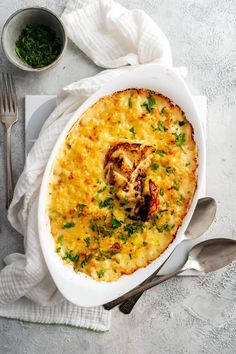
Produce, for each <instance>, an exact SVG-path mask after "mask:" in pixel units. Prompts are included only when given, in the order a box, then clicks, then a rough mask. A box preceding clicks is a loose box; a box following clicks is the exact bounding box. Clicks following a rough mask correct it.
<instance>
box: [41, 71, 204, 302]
mask: <svg viewBox="0 0 236 354" xmlns="http://www.w3.org/2000/svg"><path fill="white" fill-rule="evenodd" d="M128 88H146V89H150V90H153V91H156V92H158V93H161V94H163V95H164V96H166V97H168V98H170V99H171V100H172V101H174V102H175V103H176V104H178V105H179V106H180V108H181V109H182V110H183V111H184V112H185V114H186V117H187V119H188V120H189V121H190V123H191V124H192V126H193V129H194V139H195V141H196V144H197V146H198V155H199V156H198V164H199V167H198V178H197V189H196V192H195V194H194V197H193V200H192V203H191V206H190V209H189V211H188V213H187V215H186V216H185V218H184V220H183V223H182V226H181V227H180V228H179V230H178V232H177V234H176V237H175V239H174V241H173V242H172V243H171V244H170V245H169V247H168V248H167V249H166V250H165V252H163V254H162V255H161V256H160V257H159V258H157V259H156V260H154V261H153V262H152V263H150V264H149V265H148V266H147V267H145V268H142V269H139V270H137V271H136V272H134V273H132V274H130V275H123V276H122V277H121V278H120V279H119V280H117V281H114V282H110V283H108V282H101V281H99V282H98V281H95V280H93V279H92V278H90V277H88V276H87V275H85V274H83V273H76V272H74V270H73V268H72V266H70V265H65V264H64V263H63V260H62V259H61V257H60V256H59V255H58V254H57V253H56V252H55V245H54V239H53V237H52V235H51V232H50V221H49V217H48V213H47V195H48V183H49V179H50V174H51V171H52V168H53V163H54V159H55V158H56V156H57V154H58V150H59V148H60V146H61V145H62V144H63V142H64V140H65V138H66V136H67V134H68V132H69V130H70V129H71V127H72V126H73V124H74V123H75V122H76V121H77V120H78V119H79V117H80V116H81V115H82V114H83V113H84V112H85V111H86V110H87V109H88V108H89V107H90V106H92V105H93V104H94V103H95V102H97V101H98V100H99V99H100V98H101V97H103V96H107V95H111V94H113V93H114V92H116V91H121V90H125V89H128ZM203 139H204V135H203V130H202V126H201V124H200V119H199V116H198V111H197V109H196V107H195V103H194V101H193V97H192V95H191V93H190V91H189V89H188V88H187V86H186V84H185V82H184V81H183V79H182V78H181V77H180V76H179V75H178V74H177V73H176V72H175V71H174V70H173V69H170V68H166V67H164V66H162V65H159V64H148V65H143V66H140V67H136V68H130V70H128V71H126V72H125V73H123V74H121V75H120V76H119V77H118V78H116V79H115V80H114V82H110V83H108V84H106V85H104V86H103V87H102V88H101V89H100V90H98V91H97V92H96V93H95V94H93V95H92V96H91V97H90V98H89V99H88V100H86V101H85V102H84V103H83V104H82V105H81V106H80V108H79V109H78V110H77V111H76V112H75V113H74V114H73V116H72V117H71V119H70V121H69V122H68V123H67V124H66V126H65V128H64V129H63V131H62V132H61V134H60V136H59V138H58V140H57V143H56V144H55V146H54V148H53V151H52V153H51V156H50V158H49V160H48V163H47V166H46V169H45V172H44V176H43V180H42V184H41V189H40V195H39V207H38V225H39V236H40V243H41V247H42V251H43V255H44V257H45V261H46V264H47V266H48V269H49V271H50V273H51V275H52V278H53V280H54V282H55V284H56V285H57V287H58V289H59V290H60V292H61V293H62V294H63V296H64V297H65V298H67V299H68V300H69V301H71V302H73V303H74V304H76V305H79V306H87V307H90V306H97V305H102V304H104V303H106V302H108V301H111V300H114V299H115V298H117V297H118V296H120V295H122V294H124V293H126V292H127V291H129V290H131V289H132V288H134V287H135V286H137V285H138V284H140V283H141V282H142V281H143V280H145V279H146V278H147V277H148V276H149V275H151V274H152V273H153V272H154V271H155V269H156V268H158V267H159V266H160V265H161V264H162V263H163V262H164V261H165V259H166V258H167V257H168V255H169V254H170V253H171V251H172V250H173V248H175V247H176V245H177V244H179V243H180V242H181V241H182V240H183V238H184V231H185V230H186V228H187V225H188V223H189V221H190V219H191V217H192V214H193V211H194V209H195V206H196V203H197V200H198V198H199V197H200V196H199V192H200V190H201V187H202V181H203V176H204V173H205V171H204V168H205V145H204V141H203Z"/></svg>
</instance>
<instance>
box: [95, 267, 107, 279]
mask: <svg viewBox="0 0 236 354" xmlns="http://www.w3.org/2000/svg"><path fill="white" fill-rule="evenodd" d="M105 272H106V271H105V270H104V269H100V270H97V276H98V278H99V279H101V278H103V277H104V275H105Z"/></svg>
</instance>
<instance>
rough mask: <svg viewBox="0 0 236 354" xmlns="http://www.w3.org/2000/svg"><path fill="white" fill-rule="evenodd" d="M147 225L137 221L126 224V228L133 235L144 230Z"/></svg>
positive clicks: (129, 234)
mask: <svg viewBox="0 0 236 354" xmlns="http://www.w3.org/2000/svg"><path fill="white" fill-rule="evenodd" d="M144 228H145V226H144V225H141V224H137V223H133V224H127V225H125V228H124V230H125V231H126V232H128V236H131V235H133V234H134V233H136V232H143V230H144Z"/></svg>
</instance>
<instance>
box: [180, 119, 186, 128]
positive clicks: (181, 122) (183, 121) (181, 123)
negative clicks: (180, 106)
mask: <svg viewBox="0 0 236 354" xmlns="http://www.w3.org/2000/svg"><path fill="white" fill-rule="evenodd" d="M186 123H188V122H187V121H186V120H185V119H184V120H180V121H179V126H180V127H182V126H183V125H185V124H186Z"/></svg>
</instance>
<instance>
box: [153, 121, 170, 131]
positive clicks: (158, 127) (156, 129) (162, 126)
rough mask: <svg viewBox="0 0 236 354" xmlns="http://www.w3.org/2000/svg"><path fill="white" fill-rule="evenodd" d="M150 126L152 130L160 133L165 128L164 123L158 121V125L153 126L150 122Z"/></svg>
mask: <svg viewBox="0 0 236 354" xmlns="http://www.w3.org/2000/svg"><path fill="white" fill-rule="evenodd" d="M151 128H152V130H153V131H154V132H156V131H160V132H162V133H165V131H166V130H167V129H166V128H165V127H164V124H163V123H162V122H159V123H158V126H157V127H155V126H154V125H153V124H151Z"/></svg>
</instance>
